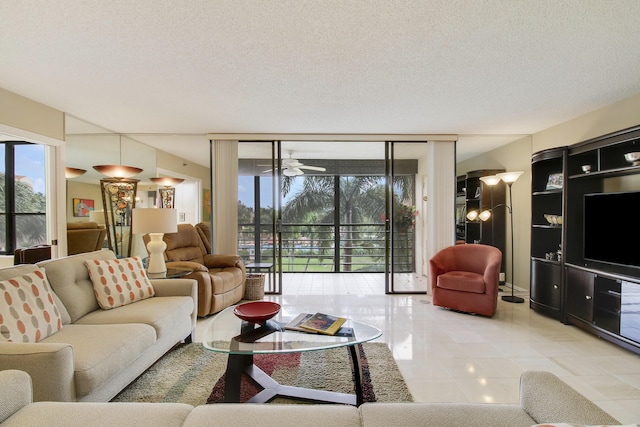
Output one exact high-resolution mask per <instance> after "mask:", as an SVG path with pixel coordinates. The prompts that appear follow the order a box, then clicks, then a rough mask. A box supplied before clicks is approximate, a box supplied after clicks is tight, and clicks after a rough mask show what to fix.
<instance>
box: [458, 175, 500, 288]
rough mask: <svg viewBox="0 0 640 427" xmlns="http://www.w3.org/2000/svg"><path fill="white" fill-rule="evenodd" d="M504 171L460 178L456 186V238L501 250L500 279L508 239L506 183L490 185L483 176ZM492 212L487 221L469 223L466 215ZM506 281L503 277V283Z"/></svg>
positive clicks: (461, 176)
mask: <svg viewBox="0 0 640 427" xmlns="http://www.w3.org/2000/svg"><path fill="white" fill-rule="evenodd" d="M504 171H505V170H504V169H481V170H474V171H471V172H467V173H466V174H465V175H460V176H458V177H457V186H456V239H457V240H461V241H464V242H465V243H482V244H485V245H491V246H495V247H496V248H498V249H500V250H501V251H502V267H501V269H500V272H501V273H502V274H501V277H504V272H505V269H506V263H505V248H506V247H505V239H506V228H505V224H506V215H507V209H506V207H505V203H506V197H505V195H506V187H507V186H506V184H505V183H504V182H502V181H500V182H499V183H498V184H496V185H493V186H490V185H486V184H485V183H484V182H482V181H481V180H480V177H483V176H489V175H495V174H498V173H501V172H504ZM485 209H493V211H492V213H491V218H490V219H489V220H488V221H481V220H480V219H476V220H474V221H469V220H468V219H467V217H466V214H467V213H468V212H470V211H472V210H476V211H478V212H480V211H482V210H485ZM502 281H503V279H502V278H501V282H502Z"/></svg>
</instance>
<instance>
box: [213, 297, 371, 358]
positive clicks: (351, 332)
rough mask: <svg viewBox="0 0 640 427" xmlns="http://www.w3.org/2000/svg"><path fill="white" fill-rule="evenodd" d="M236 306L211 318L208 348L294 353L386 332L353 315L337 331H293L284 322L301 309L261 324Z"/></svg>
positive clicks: (280, 314)
mask: <svg viewBox="0 0 640 427" xmlns="http://www.w3.org/2000/svg"><path fill="white" fill-rule="evenodd" d="M233 308H234V307H233V306H232V307H229V308H226V309H224V310H223V311H221V312H220V313H218V314H216V315H215V316H214V317H213V318H212V319H211V322H210V324H209V326H208V327H207V329H206V330H205V332H204V337H203V345H204V347H205V348H207V349H209V350H212V351H216V352H220V353H229V354H261V353H262V354H264V353H294V352H303V351H311V350H325V349H329V348H336V347H344V346H347V345H355V344H360V343H363V342H367V341H371V340H374V339H376V338H378V337H379V336H381V335H382V331H381V330H380V329H378V328H376V327H374V326H371V325H367V324H364V323H360V322H356V321H354V320H351V319H347V321H346V322H345V323H344V325H342V329H341V330H340V332H339V333H338V334H336V335H323V334H316V333H307V332H298V331H290V330H287V329H284V325H286V324H287V323H288V322H289V321H291V320H292V319H293V318H294V317H295V316H297V315H298V314H299V313H294V314H293V315H291V316H288V317H285V316H283V314H282V311H280V313H278V314H277V315H276V316H275V317H274V318H272V319H271V320H268V321H267V322H266V323H265V324H263V325H259V324H253V323H249V322H245V321H243V320H241V319H240V318H238V317H237V316H236V315H235V314H234V313H233Z"/></svg>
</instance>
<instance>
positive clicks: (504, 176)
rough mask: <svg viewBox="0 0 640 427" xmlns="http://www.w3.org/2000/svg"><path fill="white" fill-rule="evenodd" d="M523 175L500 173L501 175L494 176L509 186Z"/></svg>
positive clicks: (520, 173)
mask: <svg viewBox="0 0 640 427" xmlns="http://www.w3.org/2000/svg"><path fill="white" fill-rule="evenodd" d="M523 173H524V172H502V173H498V174H496V176H497V177H499V178H500V179H501V180H503V181H504V182H506V183H507V184H510V183H512V182H516V180H517V179H518V178H520V175H522V174H523Z"/></svg>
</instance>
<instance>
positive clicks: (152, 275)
mask: <svg viewBox="0 0 640 427" xmlns="http://www.w3.org/2000/svg"><path fill="white" fill-rule="evenodd" d="M147 277H148V278H149V279H164V278H166V277H167V272H166V271H163V272H161V273H150V272H147Z"/></svg>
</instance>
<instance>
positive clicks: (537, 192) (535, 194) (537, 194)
mask: <svg viewBox="0 0 640 427" xmlns="http://www.w3.org/2000/svg"><path fill="white" fill-rule="evenodd" d="M549 194H557V195H558V196H562V190H561V189H557V190H543V191H534V192H533V193H531V195H532V196H546V195H549Z"/></svg>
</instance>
